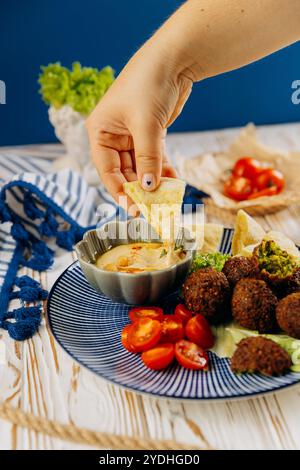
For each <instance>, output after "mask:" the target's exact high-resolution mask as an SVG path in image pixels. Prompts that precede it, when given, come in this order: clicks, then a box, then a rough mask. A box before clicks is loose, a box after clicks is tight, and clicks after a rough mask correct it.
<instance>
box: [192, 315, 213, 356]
mask: <svg viewBox="0 0 300 470" xmlns="http://www.w3.org/2000/svg"><path fill="white" fill-rule="evenodd" d="M185 334H186V336H187V337H188V339H189V340H190V341H192V342H193V343H196V344H198V346H201V348H204V349H209V348H212V347H213V345H214V342H215V339H214V335H213V333H212V331H211V328H210V326H209V324H208V321H207V320H206V318H204V316H203V315H195V316H194V317H193V318H191V319H190V320H189V321H188V322H187V324H186V327H185Z"/></svg>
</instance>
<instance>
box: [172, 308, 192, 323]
mask: <svg viewBox="0 0 300 470" xmlns="http://www.w3.org/2000/svg"><path fill="white" fill-rule="evenodd" d="M174 315H175V317H176V318H178V319H179V320H181V321H182V323H183V324H184V325H185V324H186V323H187V322H188V321H189V319H190V318H192V316H193V314H192V312H191V311H190V310H188V309H187V308H186V306H185V305H183V304H178V305H177V306H176V308H175V312H174Z"/></svg>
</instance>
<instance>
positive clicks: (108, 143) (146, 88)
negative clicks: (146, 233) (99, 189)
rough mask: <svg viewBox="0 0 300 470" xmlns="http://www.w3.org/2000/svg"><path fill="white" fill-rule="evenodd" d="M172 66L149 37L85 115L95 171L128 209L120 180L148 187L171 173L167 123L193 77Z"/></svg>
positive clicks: (155, 184)
mask: <svg viewBox="0 0 300 470" xmlns="http://www.w3.org/2000/svg"><path fill="white" fill-rule="evenodd" d="M177 69H178V68H177V66H176V65H175V64H174V63H173V61H172V59H170V54H169V55H168V54H167V53H164V51H163V50H161V49H160V50H157V47H156V46H155V45H154V46H153V45H152V44H151V41H149V43H146V44H145V45H144V46H143V47H142V48H141V49H140V50H139V51H138V52H137V53H136V54H135V55H134V56H133V58H132V59H131V60H130V61H129V63H128V64H127V65H126V67H125V68H124V69H123V71H122V72H121V73H120V75H119V76H118V78H117V79H116V80H115V82H114V83H113V85H112V86H111V87H110V89H109V90H108V91H107V93H106V94H105V96H104V97H103V98H102V99H101V101H100V102H99V103H98V105H97V106H96V108H95V110H94V111H93V112H92V113H91V115H90V116H89V118H88V119H87V129H88V133H89V139H90V144H91V151H92V157H93V161H94V163H95V166H96V168H97V170H98V173H99V176H100V178H101V180H102V182H103V184H104V186H105V187H106V188H107V189H108V191H109V192H110V193H111V194H112V196H113V197H114V199H115V200H116V201H117V202H118V203H121V205H122V206H123V207H124V206H126V205H127V209H128V207H129V212H130V213H132V214H133V213H134V212H135V209H134V206H132V201H130V200H129V198H128V197H127V196H126V195H125V193H124V191H123V183H124V182H126V181H135V180H137V179H138V180H139V181H140V183H141V185H142V187H143V188H144V189H145V190H146V191H152V190H153V189H155V188H156V187H157V186H158V185H159V183H160V177H161V176H169V177H176V172H175V170H174V168H173V167H172V166H171V164H170V162H169V161H168V159H167V156H166V152H165V136H166V129H167V127H168V126H169V125H170V124H171V123H172V122H173V121H174V119H176V117H177V116H178V115H179V114H180V112H181V110H182V108H183V106H184V103H185V102H186V100H187V98H188V96H189V94H190V92H191V89H192V80H191V79H189V78H188V77H187V76H185V75H184V74H182V73H179V72H178V71H177ZM121 196H123V197H122V198H121V200H120V197H121ZM130 206H131V208H130Z"/></svg>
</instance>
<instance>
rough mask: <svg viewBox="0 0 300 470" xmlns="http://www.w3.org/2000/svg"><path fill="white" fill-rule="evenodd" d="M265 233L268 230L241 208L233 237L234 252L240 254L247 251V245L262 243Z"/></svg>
mask: <svg viewBox="0 0 300 470" xmlns="http://www.w3.org/2000/svg"><path fill="white" fill-rule="evenodd" d="M265 234H266V232H265V231H264V229H263V228H262V227H261V226H260V225H259V223H258V222H256V220H254V219H253V218H252V217H250V215H248V214H247V213H246V212H245V211H243V210H239V211H238V213H237V216H236V221H235V227H234V234H233V238H232V247H231V248H232V254H233V255H239V254H241V253H242V252H245V247H247V246H248V245H255V244H258V243H260V242H261V240H262V239H263V237H264V236H265ZM246 251H247V250H246ZM244 254H246V252H245V253H244ZM250 256H251V255H250Z"/></svg>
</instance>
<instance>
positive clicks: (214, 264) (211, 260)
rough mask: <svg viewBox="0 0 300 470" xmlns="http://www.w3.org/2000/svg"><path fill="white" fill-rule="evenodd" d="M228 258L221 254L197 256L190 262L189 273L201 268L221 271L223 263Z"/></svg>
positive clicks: (228, 256)
mask: <svg viewBox="0 0 300 470" xmlns="http://www.w3.org/2000/svg"><path fill="white" fill-rule="evenodd" d="M228 258H230V255H223V254H222V253H219V252H216V253H206V254H201V253H199V254H197V255H196V256H195V257H194V259H193V262H192V265H191V269H190V272H194V271H198V269H201V268H209V267H211V268H215V269H216V271H222V269H223V266H224V264H225V261H226V260H227V259H228Z"/></svg>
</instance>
